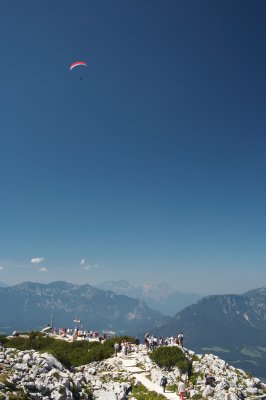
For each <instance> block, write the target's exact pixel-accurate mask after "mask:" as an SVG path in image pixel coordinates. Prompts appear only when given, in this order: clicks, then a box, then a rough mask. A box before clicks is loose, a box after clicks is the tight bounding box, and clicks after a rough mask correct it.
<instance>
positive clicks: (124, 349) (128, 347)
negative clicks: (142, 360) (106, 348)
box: [114, 337, 140, 357]
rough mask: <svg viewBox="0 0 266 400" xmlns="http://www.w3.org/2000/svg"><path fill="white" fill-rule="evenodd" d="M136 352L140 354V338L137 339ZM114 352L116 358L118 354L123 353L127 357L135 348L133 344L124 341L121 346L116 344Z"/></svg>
mask: <svg viewBox="0 0 266 400" xmlns="http://www.w3.org/2000/svg"><path fill="white" fill-rule="evenodd" d="M134 344H135V350H136V352H137V353H138V352H139V345H140V340H139V338H138V337H136V339H135V343H134ZM114 350H115V356H116V357H117V353H118V352H119V351H121V355H122V357H123V356H127V355H128V354H129V353H131V352H132V350H133V346H132V343H131V342H127V341H126V340H122V342H121V344H119V343H118V342H115V344H114Z"/></svg>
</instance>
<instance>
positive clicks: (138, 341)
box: [135, 337, 140, 353]
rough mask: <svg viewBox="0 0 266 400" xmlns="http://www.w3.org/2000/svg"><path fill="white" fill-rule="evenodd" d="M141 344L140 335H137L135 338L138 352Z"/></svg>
mask: <svg viewBox="0 0 266 400" xmlns="http://www.w3.org/2000/svg"><path fill="white" fill-rule="evenodd" d="M139 344H140V340H139V338H138V337H136V339H135V345H136V352H137V353H138V352H139Z"/></svg>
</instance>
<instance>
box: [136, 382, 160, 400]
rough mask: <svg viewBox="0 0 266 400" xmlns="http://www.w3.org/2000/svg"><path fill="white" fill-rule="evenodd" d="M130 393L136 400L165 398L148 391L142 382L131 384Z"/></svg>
mask: <svg viewBox="0 0 266 400" xmlns="http://www.w3.org/2000/svg"><path fill="white" fill-rule="evenodd" d="M132 395H133V397H134V398H135V399H137V400H165V396H163V395H162V394H158V393H156V392H150V391H148V389H146V387H145V386H143V385H142V384H138V385H135V386H133V388H132Z"/></svg>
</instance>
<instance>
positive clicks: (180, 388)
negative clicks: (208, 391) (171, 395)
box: [177, 381, 186, 400]
mask: <svg viewBox="0 0 266 400" xmlns="http://www.w3.org/2000/svg"><path fill="white" fill-rule="evenodd" d="M185 391H186V386H185V383H184V382H182V381H180V382H179V384H178V386H177V392H178V394H179V397H180V399H181V400H185V397H184V395H185Z"/></svg>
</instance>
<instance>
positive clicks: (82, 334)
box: [48, 325, 113, 341]
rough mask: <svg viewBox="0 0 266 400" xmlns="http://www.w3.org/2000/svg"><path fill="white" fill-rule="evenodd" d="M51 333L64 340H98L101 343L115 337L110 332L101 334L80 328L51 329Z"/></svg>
mask: <svg viewBox="0 0 266 400" xmlns="http://www.w3.org/2000/svg"><path fill="white" fill-rule="evenodd" d="M48 327H49V325H48ZM51 333H52V334H53V335H59V336H61V337H62V338H72V339H73V340H75V339H78V338H80V339H87V340H89V339H98V340H99V341H101V340H105V339H109V338H111V337H113V335H111V334H110V333H108V332H105V331H103V332H102V333H101V334H100V332H99V331H98V330H96V331H93V330H88V329H87V330H82V329H79V328H59V329H57V328H51Z"/></svg>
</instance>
